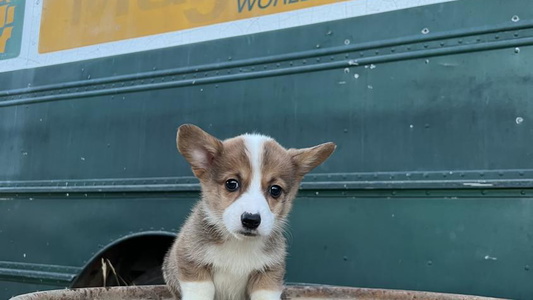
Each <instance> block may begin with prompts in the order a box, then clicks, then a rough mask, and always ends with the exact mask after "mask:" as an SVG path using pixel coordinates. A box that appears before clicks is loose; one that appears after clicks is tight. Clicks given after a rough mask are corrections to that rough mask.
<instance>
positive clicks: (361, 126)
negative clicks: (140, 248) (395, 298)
mask: <svg viewBox="0 0 533 300" xmlns="http://www.w3.org/2000/svg"><path fill="white" fill-rule="evenodd" d="M481 3H482V4H481ZM472 12H479V13H472ZM515 16H516V17H518V19H517V18H516V17H515ZM426 29H427V30H426ZM532 44H533V3H531V2H529V1H519V0H507V1H496V0H487V1H483V2H481V1H456V2H449V3H444V4H438V5H432V6H427V7H420V8H412V9H407V10H402V11H395V12H390V13H384V14H378V15H370V16H364V17H358V18H351V19H345V20H339V21H333V22H328V23H321V24H316V25H309V26H303V27H298V28H292V29H285V30H281V31H274V32H267V33H261V34H255V35H250V36H242V37H234V38H229V39H224V40H218V41H210V42H205V43H198V44H193V45H187V46H180V47H172V48H167V49H159V50H153V51H147V52H142V53H134V54H128V55H122V56H115V57H109V58H101V59H97V60H91V61H83V62H76V63H69V64H64V65H58V66H50V67H44V68H39V69H31V70H21V71H15V72H9V73H2V74H0V87H1V90H0V141H2V144H0V166H2V168H0V244H2V245H3V246H2V247H4V248H3V250H2V251H1V252H0V280H10V281H30V282H34V278H33V277H32V276H33V275H35V274H36V272H37V273H38V272H41V273H39V274H41V275H39V276H41V279H42V280H43V281H44V283H46V284H49V285H50V286H49V287H50V288H51V287H54V286H57V285H64V286H67V285H69V283H70V282H71V280H72V279H71V278H73V277H74V276H75V275H76V274H77V272H78V270H80V269H81V268H82V267H83V266H84V265H85V264H86V263H87V261H88V260H89V259H90V258H91V257H93V255H95V254H96V253H97V252H98V251H100V250H101V249H103V248H104V247H105V246H106V245H109V244H110V243H112V242H113V241H116V240H117V239H120V238H123V237H125V236H129V235H132V234H135V233H139V232H164V233H168V232H174V231H175V230H176V229H177V228H178V227H179V225H180V224H181V222H182V221H183V219H184V218H185V216H186V214H187V213H188V211H189V208H190V207H191V206H192V204H193V203H194V201H196V199H197V192H198V184H197V181H196V180H195V179H194V178H192V177H191V172H190V170H189V168H188V166H187V164H186V163H185V161H184V160H183V159H182V158H181V157H180V156H179V155H178V154H177V152H176V149H175V130H176V128H177V127H178V126H179V125H180V124H182V123H187V122H190V123H195V124H197V125H199V126H201V127H203V128H204V129H206V130H208V131H209V132H211V133H213V134H214V135H216V136H218V137H220V138H225V137H231V136H234V135H236V134H240V133H242V132H246V131H254V130H257V131H259V132H262V133H265V134H268V135H271V136H273V137H275V138H276V139H278V140H279V141H280V142H281V143H282V144H283V145H286V146H290V147H303V146H310V145H314V144H317V143H320V142H324V141H334V142H335V143H337V145H338V149H337V151H336V153H335V155H334V156H332V157H331V158H330V160H328V162H327V163H326V164H324V165H322V166H320V167H319V168H318V169H317V170H316V172H315V173H314V174H312V175H311V176H309V177H307V178H306V180H305V182H304V183H303V184H302V191H301V193H300V197H299V199H298V200H297V203H296V205H295V208H294V212H293V214H292V217H291V230H290V231H291V237H290V241H289V243H290V256H289V259H288V273H287V280H288V281H299V282H315V283H331V284H343V285H356V286H368V287H382V288H402V289H419V290H430V291H442V292H455V293H466V294H479V295H488V296H497V297H510V298H515V299H530V298H532V297H533V286H532V285H531V284H530V283H531V282H532V280H533V273H532V271H531V270H530V267H531V266H533V251H531V250H533V224H532V221H531V220H532V218H531V216H532V214H533V208H532V206H531V205H532V203H533V202H532V199H531V195H532V193H533V188H532V187H533V184H532V183H533V160H532V159H531V158H532V155H533V153H532V150H531V147H529V144H528V141H529V140H530V138H531V135H532V133H533V132H532V130H533V123H532V122H531V120H530V116H531V115H532V113H533V106H532V105H531V104H530V101H529V98H530V95H531V94H533V85H531V80H532V79H531V78H532V74H531V70H532V69H533V68H532V66H531V58H532V57H533V47H532V46H531V45H532ZM28 86H31V87H29V88H28ZM6 87H7V88H6ZM6 141H7V142H6ZM37 232H39V233H38V234H37ZM4 245H6V246H4ZM18 271H22V272H18ZM17 272H18V273H17ZM42 273H45V274H42ZM16 274H22V275H20V276H17V275H16ZM32 274H33V275H32ZM38 280H39V279H38ZM2 284H3V283H2ZM32 289H35V286H31V285H29V286H28V287H27V288H26V287H24V286H22V285H18V284H16V285H13V284H11V283H9V289H8V290H4V291H2V290H1V289H0V295H2V296H4V295H7V296H11V295H12V294H13V293H19V292H23V291H30V290H32ZM2 293H3V294H2Z"/></svg>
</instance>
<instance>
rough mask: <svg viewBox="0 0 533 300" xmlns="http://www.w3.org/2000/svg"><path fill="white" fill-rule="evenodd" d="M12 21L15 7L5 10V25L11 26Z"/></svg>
mask: <svg viewBox="0 0 533 300" xmlns="http://www.w3.org/2000/svg"><path fill="white" fill-rule="evenodd" d="M14 20H15V7H14V6H10V7H9V8H8V9H7V21H6V23H7V24H11V23H13V21H14Z"/></svg>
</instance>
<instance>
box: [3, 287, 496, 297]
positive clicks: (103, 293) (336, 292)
mask: <svg viewBox="0 0 533 300" xmlns="http://www.w3.org/2000/svg"><path fill="white" fill-rule="evenodd" d="M11 299H12V300H45V299H46V300H93V299H94V300H141V299H142V300H156V299H157V300H172V297H171V295H170V292H169V291H168V290H167V289H166V287H165V286H162V285H154V286H131V287H112V288H82V289H72V290H71V289H69V290H55V291H47V292H37V293H31V294H25V295H20V296H17V297H14V298H11ZM282 299H302V300H303V299H308V300H311V299H313V300H326V299H358V300H393V299H394V300H414V299H416V300H489V299H492V300H495V299H496V298H487V297H479V296H467V295H456V294H441V293H429V292H416V291H400V290H383V289H366V288H351V287H338V286H323V285H309V286H308V285H295V286H288V287H286V289H285V291H284V293H283V297H282Z"/></svg>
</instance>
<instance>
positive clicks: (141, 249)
mask: <svg viewBox="0 0 533 300" xmlns="http://www.w3.org/2000/svg"><path fill="white" fill-rule="evenodd" d="M174 239H175V236H173V235H170V234H145V235H140V236H135V237H130V238H127V239H125V240H122V241H120V242H117V243H116V244H113V245H111V246H109V247H108V248H106V249H105V250H103V251H102V252H100V253H99V254H97V255H96V256H95V257H93V258H92V259H91V261H90V262H89V263H88V264H87V265H86V267H85V268H84V269H83V270H82V271H81V272H80V274H79V275H78V276H77V277H76V279H75V280H74V282H73V283H72V285H71V287H73V288H79V287H102V286H106V287H107V286H130V285H148V284H164V280H163V274H162V272H161V266H162V264H163V260H164V258H165V255H166V253H167V251H168V249H169V248H170V247H171V246H172V243H173V242H174Z"/></svg>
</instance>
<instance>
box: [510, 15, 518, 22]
mask: <svg viewBox="0 0 533 300" xmlns="http://www.w3.org/2000/svg"><path fill="white" fill-rule="evenodd" d="M511 21H513V22H518V21H520V18H519V17H518V16H517V15H514V16H512V17H511Z"/></svg>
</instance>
